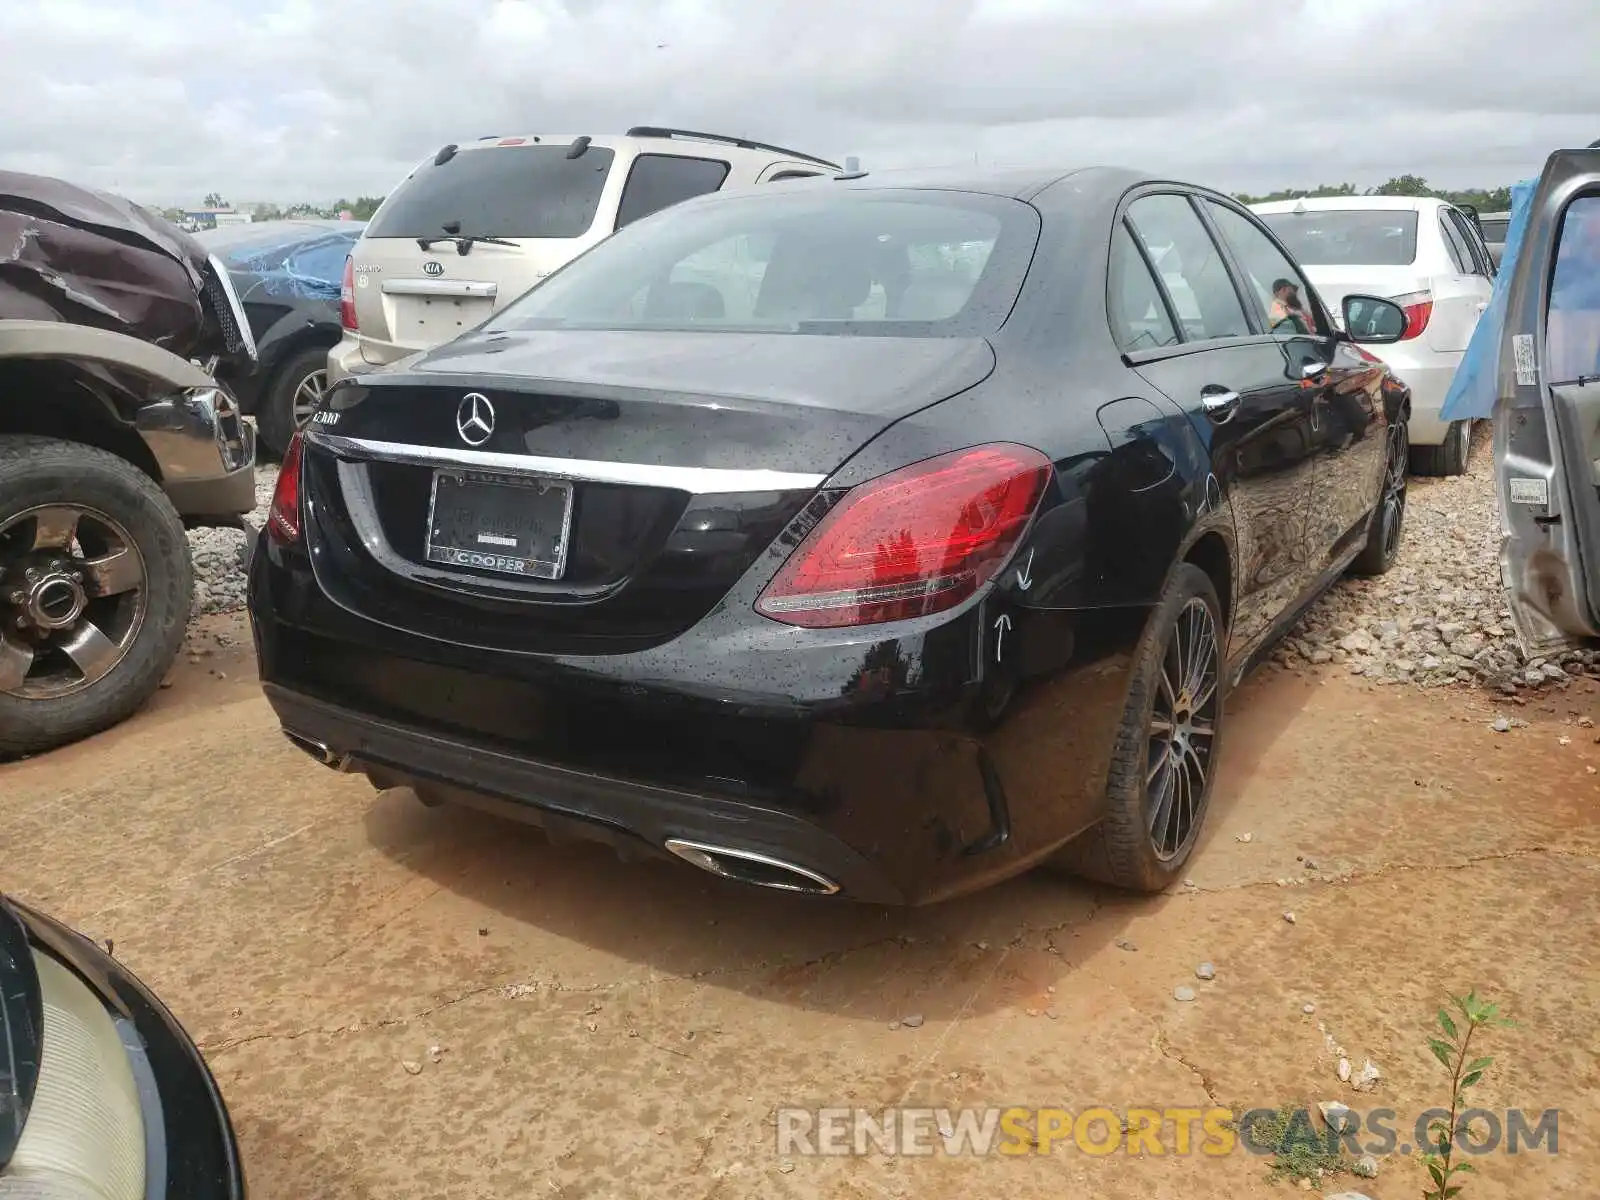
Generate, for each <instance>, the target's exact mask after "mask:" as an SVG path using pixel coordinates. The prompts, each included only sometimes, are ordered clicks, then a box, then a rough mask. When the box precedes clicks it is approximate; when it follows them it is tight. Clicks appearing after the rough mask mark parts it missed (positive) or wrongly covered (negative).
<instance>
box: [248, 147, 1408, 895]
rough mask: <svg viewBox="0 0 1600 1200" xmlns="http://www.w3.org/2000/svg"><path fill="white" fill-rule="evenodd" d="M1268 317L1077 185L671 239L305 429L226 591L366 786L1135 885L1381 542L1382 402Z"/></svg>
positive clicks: (803, 850)
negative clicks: (1277, 672) (1274, 670)
mask: <svg viewBox="0 0 1600 1200" xmlns="http://www.w3.org/2000/svg"><path fill="white" fill-rule="evenodd" d="M1285 278H1287V279H1291V280H1299V281H1300V283H1301V294H1302V295H1305V296H1308V297H1314V295H1315V293H1314V292H1313V291H1312V289H1311V288H1310V287H1309V286H1305V285H1304V281H1303V278H1302V276H1301V273H1300V272H1299V269H1298V268H1297V267H1296V266H1295V264H1294V263H1293V262H1292V260H1290V259H1289V257H1288V256H1287V254H1286V253H1285V252H1284V251H1283V249H1282V247H1281V246H1280V245H1279V244H1278V243H1277V241H1276V240H1275V239H1274V238H1273V237H1272V235H1271V234H1270V233H1268V232H1267V231H1266V229H1265V228H1264V227H1263V226H1262V225H1261V224H1260V222H1259V221H1257V220H1256V219H1255V218H1254V217H1253V216H1252V215H1251V214H1250V213H1248V212H1247V211H1246V210H1244V209H1243V208H1241V207H1240V206H1239V205H1238V204H1236V203H1235V202H1234V201H1232V200H1231V199H1228V198H1227V197H1224V196H1222V195H1220V194H1217V193H1214V192H1211V191H1208V190H1206V189H1204V188H1198V187H1193V186H1189V185H1184V184H1178V183H1171V182H1167V181H1162V180H1159V179H1155V178H1150V177H1146V176H1143V175H1139V174H1136V173H1133V172H1128V171H1120V170H1111V169H1087V170H1080V171H1071V172H1062V171H1055V172H1047V171H1038V172H1015V173H1005V174H987V175H984V174H971V175H967V174H959V173H934V174H926V175H906V176H899V177H896V176H893V175H886V176H878V175H870V176H850V177H841V178H839V179H826V180H817V181H815V182H811V181H801V182H796V183H791V184H785V185H784V187H783V188H781V189H779V188H772V189H768V190H761V189H753V190H746V191H743V192H740V193H727V194H719V195H717V196H713V197H706V198H702V199H697V200H693V201H689V202H686V203H685V204H682V205H679V206H676V207H674V208H672V209H669V210H666V211H665V212H662V213H660V214H658V215H656V216H653V217H650V218H648V219H646V220H643V221H640V222H638V223H637V224H634V225H632V226H630V227H629V228H627V229H625V230H622V231H620V232H619V233H617V234H616V235H615V236H613V237H612V238H610V239H608V240H607V241H605V242H603V243H601V244H600V245H599V246H597V247H595V248H594V249H593V250H591V251H589V252H588V253H587V254H585V255H583V256H581V257H579V258H578V259H576V260H575V261H574V262H572V263H571V264H569V265H568V266H566V267H565V268H563V269H562V270H561V271H559V272H557V273H556V274H554V275H552V276H551V277H550V278H548V279H547V280H545V281H544V282H543V283H541V284H540V285H539V286H538V287H536V288H534V289H533V290H532V291H531V292H529V293H528V294H527V295H525V296H524V297H523V298H522V299H521V300H519V301H517V302H516V303H515V304H513V305H511V306H509V307H508V308H507V309H506V310H504V311H503V312H501V313H500V314H498V315H497V316H495V317H494V318H492V319H491V320H489V321H488V322H487V323H485V324H484V325H483V326H481V327H479V328H478V329H476V330H474V331H472V332H470V333H468V334H466V335H464V336H463V337H461V338H460V339H458V340H456V341H455V342H452V343H450V344H449V345H446V346H443V347H440V348H439V349H436V350H434V351H432V352H430V353H428V354H426V355H424V356H422V357H420V358H419V359H417V360H415V361H413V362H411V363H408V364H407V365H405V366H404V367H403V368H401V369H396V370H391V371H387V372H384V373H381V374H377V375H372V376H367V377H363V378H362V379H360V380H350V381H345V382H341V383H340V384H339V385H338V386H337V387H335V388H334V389H333V390H332V391H331V392H330V393H329V396H328V398H327V400H326V401H325V403H324V404H323V406H322V407H321V408H319V409H318V411H317V412H316V414H315V415H314V416H313V419H312V422H311V423H310V425H309V426H308V427H307V428H306V430H305V432H304V433H303V434H302V435H301V437H300V438H298V439H297V440H296V442H295V444H294V445H293V446H291V448H290V450H289V453H288V455H287V457H286V459H285V464H284V470H283V472H282V474H281V475H280V476H279V481H278V491H277V495H276V496H275V498H274V502H273V508H272V512H271V516H270V518H269V521H268V525H267V529H266V532H265V534H264V536H263V537H262V539H261V541H260V544H259V546H258V549H257V552H256V555H255V558H254V559H253V561H252V564H251V573H250V608H251V616H252V619H253V625H254V630H255V636H256V642H257V648H258V651H259V654H260V665H261V677H262V680H263V685H264V687H265V690H266V694H267V697H268V699H269V701H270V702H271V704H272V706H273V707H274V709H275V710H276V712H277V714H278V717H279V719H280V720H281V722H282V724H283V727H284V730H285V732H286V733H287V734H288V735H289V737H290V738H291V739H292V740H294V741H295V742H296V743H297V744H298V745H300V746H301V747H302V748H304V749H306V750H308V751H309V752H310V753H312V754H313V755H314V756H316V757H317V758H318V759H319V760H321V761H323V762H325V763H327V764H329V765H331V766H335V767H339V768H341V769H347V770H358V771H361V772H364V773H365V774H366V775H367V776H368V777H369V778H371V779H372V780H373V782H374V783H376V784H377V785H378V786H380V787H385V786H395V785H405V786H409V787H411V788H413V789H414V790H415V792H416V794H417V795H418V796H419V797H420V798H421V799H423V800H424V801H425V802H429V803H433V802H459V803H466V804H473V805H477V806H480V807H484V808H487V809H490V810H493V811H498V812H502V813H506V814H509V815H512V816H516V817H520V818H522V819H525V820H529V821H533V822H536V823H539V824H542V825H544V826H546V827H547V828H549V829H550V830H551V831H552V832H553V833H559V834H564V835H565V834H572V835H577V836H585V837H591V838H595V839H598V840H601V841H604V842H608V843H610V844H611V845H613V846H615V847H616V848H617V849H618V850H619V851H621V852H622V853H624V854H639V855H649V854H657V855H674V856H676V857H678V858H680V859H683V860H686V861H688V862H690V863H692V864H694V865H696V866H698V867H701V868H703V869H705V870H708V871H712V872H714V873H717V874H720V875H725V876H730V877H733V878H736V879H740V880H744V881H746V882H749V883H754V884H759V885H763V886H769V887H778V888H786V889H790V890H794V891H800V892H813V893H824V894H841V895H846V896H850V897H854V898H856V899H860V900H867V901H876V902H888V903H922V902H927V901H931V900H935V899H939V898H941V897H945V896H949V895H952V894H955V893H959V892H962V891H967V890H971V889H974V888H977V887H980V886H983V885H986V884H989V883H992V882H994V881H996V880H998V879H1001V878H1003V877H1005V876H1007V875H1011V874H1014V873H1016V872H1019V871H1022V870H1025V869H1027V868H1028V867H1030V866H1033V865H1035V864H1040V863H1051V864H1055V865H1060V866H1064V867H1067V868H1069V869H1071V870H1075V871H1078V872H1082V873H1085V874H1088V875H1091V876H1093V877H1095V878H1099V879H1103V880H1107V881H1110V882H1112V883H1115V884H1118V885H1121V886H1125V887H1130V888H1137V889H1145V890H1149V889H1158V888H1161V887H1164V886H1166V885H1167V884H1168V883H1169V882H1171V881H1172V880H1173V879H1174V878H1175V877H1176V876H1177V875H1178V873H1179V872H1180V870H1181V868H1182V865H1183V863H1184V861H1185V860H1186V859H1187V857H1188V856H1189V854H1190V853H1191V852H1192V850H1193V848H1194V845H1195V841H1196V838H1197V836H1198V834H1199V831H1200V828H1201V825H1202V822H1203V820H1204V817H1205V812H1206V808H1207V803H1208V800H1209V797H1210V793H1211V788H1212V776H1213V768H1214V766H1215V763H1216V758H1217V754H1218V753H1219V748H1220V738H1221V736H1222V732H1223V726H1224V723H1225V708H1226V697H1227V692H1228V689H1229V687H1230V686H1231V685H1232V684H1233V683H1234V682H1235V681H1236V680H1237V679H1238V678H1239V677H1240V675H1241V674H1242V672H1243V671H1244V670H1245V669H1246V668H1247V667H1248V665H1249V664H1250V663H1251V662H1252V661H1253V660H1254V659H1255V658H1256V657H1257V656H1258V655H1259V654H1260V653H1261V652H1262V651H1263V650H1264V649H1265V648H1267V647H1268V646H1270V645H1271V643H1272V642H1273V640H1274V639H1275V638H1277V637H1278V636H1279V635H1280V634H1281V633H1282V632H1284V631H1285V629H1286V628H1287V627H1288V626H1289V624H1290V623H1292V621H1293V620H1294V618H1295V616H1296V615H1297V614H1298V613H1299V612H1300V611H1301V610H1302V609H1303V608H1304V607H1305V606H1306V605H1307V604H1309V603H1310V602H1311V601H1312V600H1313V599H1314V598H1315V597H1316V596H1317V595H1318V594H1320V592H1321V591H1322V590H1323V589H1324V588H1326V587H1327V586H1328V585H1329V584H1330V583H1331V582H1333V581H1334V580H1336V579H1337V578H1338V577H1339V576H1340V575H1341V574H1343V573H1344V572H1345V571H1346V570H1348V569H1351V568H1352V567H1354V568H1356V569H1359V570H1364V571H1369V572H1381V571H1383V570H1386V569H1387V568H1388V567H1389V565H1390V564H1391V563H1392V561H1393V559H1394V555H1395V552H1396V550H1397V548H1398V544H1399V538H1398V533H1399V528H1400V517H1401V515H1402V512H1403V505H1404V490H1403V480H1404V463H1405V453H1404V451H1405V441H1404V429H1405V419H1406V413H1407V407H1408V394H1407V392H1406V390H1405V389H1404V387H1403V386H1402V385H1400V384H1398V383H1397V382H1396V381H1395V380H1394V379H1393V378H1392V376H1391V375H1390V374H1389V372H1388V370H1387V369H1386V368H1385V367H1384V365H1383V364H1382V363H1381V362H1379V361H1378V360H1377V359H1376V358H1375V357H1374V356H1373V355H1371V354H1370V353H1368V352H1367V351H1365V350H1364V349H1362V348H1361V347H1360V346H1359V345H1357V344H1356V339H1355V337H1354V336H1353V335H1350V334H1347V333H1344V332H1342V331H1340V330H1339V329H1337V328H1336V327H1335V325H1334V323H1333V322H1332V321H1331V320H1330V318H1329V316H1328V314H1327V313H1326V312H1325V311H1322V310H1321V308H1320V306H1318V305H1316V303H1315V301H1313V303H1312V308H1313V311H1311V312H1310V313H1309V314H1308V320H1307V322H1306V324H1307V325H1310V326H1311V328H1309V329H1307V328H1305V327H1303V326H1296V327H1294V328H1292V329H1290V328H1278V329H1274V328H1272V327H1271V326H1270V317H1269V313H1270V306H1271V302H1272V293H1271V288H1272V286H1273V284H1274V281H1277V280H1280V279H1285ZM1352 303H1356V304H1367V305H1371V306H1373V307H1372V308H1371V310H1370V311H1368V312H1367V319H1366V320H1365V322H1364V324H1363V326H1362V328H1363V329H1365V330H1367V331H1368V332H1366V333H1364V334H1363V335H1361V336H1362V340H1368V341H1384V340H1392V338H1393V337H1394V336H1398V334H1399V333H1401V332H1403V331H1404V320H1405V318H1404V315H1403V313H1402V312H1401V311H1400V310H1399V309H1398V308H1395V307H1394V306H1393V305H1388V304H1387V302H1386V301H1382V300H1379V299H1377V298H1372V297H1352V298H1350V300H1348V301H1347V302H1346V307H1347V308H1348V306H1349V305H1350V304H1352ZM1385 306H1386V307H1385ZM1383 322H1388V324H1387V325H1385V324H1384V323H1383ZM1386 480H1389V481H1394V480H1398V481H1400V484H1399V487H1398V488H1396V487H1394V486H1389V485H1386V482H1385V481H1386Z"/></svg>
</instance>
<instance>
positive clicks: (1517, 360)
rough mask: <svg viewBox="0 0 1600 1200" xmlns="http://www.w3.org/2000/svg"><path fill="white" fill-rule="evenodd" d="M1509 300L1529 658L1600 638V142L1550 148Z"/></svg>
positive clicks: (1500, 459)
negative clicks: (1590, 146)
mask: <svg viewBox="0 0 1600 1200" xmlns="http://www.w3.org/2000/svg"><path fill="white" fill-rule="evenodd" d="M1510 266H1511V270H1512V277H1511V279H1510V281H1509V283H1510V286H1509V290H1508V292H1507V297H1506V311H1505V322H1504V327H1503V329H1502V330H1501V334H1500V347H1499V351H1500V353H1499V388H1498V393H1497V397H1496V401H1495V406H1494V457H1495V481H1496V487H1497V489H1498V492H1499V500H1500V523H1501V534H1502V539H1501V549H1500V578H1501V583H1502V584H1503V586H1504V587H1505V591H1506V598H1507V603H1508V605H1509V607H1510V609H1511V615H1512V621H1513V623H1514V624H1515V626H1516V629H1517V632H1518V634H1519V636H1520V637H1521V639H1522V643H1523V647H1524V649H1525V650H1526V651H1527V653H1528V654H1529V655H1530V656H1539V655H1547V654H1549V653H1551V652H1552V651H1554V650H1560V649H1563V648H1568V647H1571V646H1574V645H1577V644H1580V643H1582V642H1585V641H1589V640H1592V639H1597V638H1600V149H1588V150H1560V151H1557V152H1556V153H1555V154H1553V155H1551V156H1550V159H1549V161H1548V162H1547V163H1546V164H1545V168H1544V173H1543V174H1542V175H1541V176H1540V177H1539V182H1538V185H1537V187H1536V189H1535V191H1534V195H1533V199H1532V201H1531V205H1530V209H1529V213H1528V220H1527V227H1526V231H1525V233H1524V235H1523V237H1522V240H1521V245H1520V249H1518V251H1517V253H1516V258H1515V262H1514V263H1513V264H1510Z"/></svg>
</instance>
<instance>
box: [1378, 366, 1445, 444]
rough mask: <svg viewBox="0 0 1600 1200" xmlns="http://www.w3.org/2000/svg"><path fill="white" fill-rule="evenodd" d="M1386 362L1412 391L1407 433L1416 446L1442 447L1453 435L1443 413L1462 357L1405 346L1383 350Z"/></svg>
mask: <svg viewBox="0 0 1600 1200" xmlns="http://www.w3.org/2000/svg"><path fill="white" fill-rule="evenodd" d="M1379 349H1380V350H1381V351H1382V352H1383V361H1384V362H1386V363H1388V364H1389V367H1390V368H1391V369H1392V370H1393V371H1394V373H1395V374H1396V375H1397V376H1398V377H1399V378H1400V379H1401V381H1403V382H1404V383H1405V384H1406V386H1408V387H1409V388H1410V389H1411V418H1410V421H1409V422H1408V423H1407V427H1406V433H1407V436H1408V437H1409V438H1410V440H1411V444H1412V445H1414V446H1438V445H1442V444H1443V443H1444V440H1445V437H1446V436H1447V435H1448V434H1449V431H1450V425H1451V422H1449V421H1446V420H1444V419H1443V418H1442V417H1441V416H1440V415H1439V413H1440V411H1441V410H1442V409H1443V408H1444V400H1445V397H1446V396H1447V395H1448V394H1449V392H1450V381H1451V380H1452V379H1454V378H1455V374H1456V368H1457V367H1458V366H1459V365H1460V363H1461V357H1462V356H1461V355H1459V354H1440V353H1438V352H1436V351H1432V350H1429V349H1427V347H1425V346H1423V347H1420V348H1418V349H1416V350H1411V349H1407V348H1405V346H1404V343H1400V344H1397V345H1395V346H1383V347H1379Z"/></svg>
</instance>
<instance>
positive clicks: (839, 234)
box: [489, 188, 1039, 337]
mask: <svg viewBox="0 0 1600 1200" xmlns="http://www.w3.org/2000/svg"><path fill="white" fill-rule="evenodd" d="M1038 236H1039V219H1038V215H1037V213H1035V211H1034V210H1033V209H1032V208H1031V207H1029V206H1028V205H1026V204H1024V203H1022V202H1021V201H1018V200H1012V199H1008V198H1004V197H996V196H981V195H971V194H964V193H950V192H934V191H927V192H917V191H906V192H901V191H881V192H873V191H868V192H852V191H836V192H830V191H812V190H811V189H806V190H805V191H803V192H791V191H788V190H787V189H782V188H774V189H770V190H769V189H762V190H760V191H750V192H741V193H739V194H737V195H732V194H729V195H724V196H719V197H717V198H716V199H714V200H709V201H701V202H697V203H695V204H690V205H686V206H684V207H682V208H678V209H675V210H673V211H671V212H663V213H658V214H657V215H655V216H653V217H650V218H647V219H646V220H643V221H639V222H638V223H636V224H633V225H630V226H628V227H627V228H626V229H623V230H619V231H618V232H617V233H616V234H615V235H613V236H612V237H610V238H608V239H607V240H606V241H604V242H602V243H600V244H599V245H598V246H596V247H595V248H594V249H592V250H590V251H589V252H588V253H587V254H584V255H582V256H580V257H579V258H577V259H576V260H574V261H573V262H572V263H570V264H569V265H568V266H566V267H565V268H563V269H562V270H561V271H559V272H557V273H556V274H554V275H552V276H551V277H550V278H549V279H547V280H546V281H545V282H544V283H542V284H540V285H539V286H537V287H535V288H534V289H533V290H532V291H530V292H528V293H527V294H526V295H525V296H523V297H522V298H521V299H519V300H517V301H516V302H515V303H513V304H511V305H509V306H508V307H507V308H506V309H505V311H504V312H502V313H501V314H500V315H499V316H498V317H496V318H495V319H494V321H493V322H492V324H491V325H490V327H489V328H491V329H548V328H562V329H579V328H581V329H695V330H718V329H738V330H749V331H760V332H774V333H823V334H845V335H858V336H861V335H873V336H897V335H898V336H924V337H926V336H966V335H979V336H982V335H986V334H989V333H992V332H994V331H995V330H996V329H998V328H999V326H1000V324H1001V323H1002V322H1003V321H1004V320H1005V318H1006V316H1007V315H1008V314H1009V313H1010V311H1011V307H1012V304H1013V303H1014V302H1015V300H1016V297H1017V293H1018V291H1019V290H1020V289H1021V286H1022V280H1023V277H1024V275H1025V274H1026V272H1027V268H1028V263H1029V261H1030V259H1031V257H1032V254H1033V248H1034V245H1035V244H1036V242H1037V241H1038Z"/></svg>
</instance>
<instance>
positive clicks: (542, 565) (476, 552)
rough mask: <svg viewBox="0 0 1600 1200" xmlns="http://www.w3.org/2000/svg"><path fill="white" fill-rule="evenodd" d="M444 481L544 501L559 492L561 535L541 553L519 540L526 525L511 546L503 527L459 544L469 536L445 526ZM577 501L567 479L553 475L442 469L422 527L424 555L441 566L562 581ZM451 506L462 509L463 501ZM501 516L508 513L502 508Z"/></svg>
mask: <svg viewBox="0 0 1600 1200" xmlns="http://www.w3.org/2000/svg"><path fill="white" fill-rule="evenodd" d="M441 485H442V486H444V487H445V488H446V489H450V488H456V489H460V490H461V492H463V493H465V492H467V491H470V490H477V489H494V491H496V492H501V493H504V492H506V491H508V490H522V491H524V492H528V493H532V494H533V495H534V496H535V497H537V498H539V499H544V498H546V497H548V496H549V495H550V493H552V492H553V493H556V499H557V500H558V501H559V503H560V506H561V515H560V524H559V530H560V532H559V536H558V538H557V539H556V541H555V543H554V545H552V546H551V547H550V548H549V550H548V551H546V552H545V553H543V554H540V553H538V550H539V547H538V546H537V545H535V544H532V543H533V539H532V538H529V539H528V541H529V543H530V544H529V545H527V546H523V545H519V544H518V543H519V542H521V541H522V540H523V536H524V534H525V533H526V532H528V531H527V530H526V529H523V530H519V531H516V532H515V536H513V537H511V538H510V539H509V541H510V543H511V544H509V545H508V544H507V540H508V539H507V536H506V534H505V533H503V532H501V531H500V530H499V529H498V528H496V529H485V528H479V529H477V530H476V531H475V532H474V534H473V536H474V537H475V540H476V541H478V542H479V543H481V544H478V545H474V546H468V545H460V544H457V543H459V542H464V541H465V540H466V537H467V536H468V534H467V533H466V532H464V531H462V530H457V529H452V530H449V531H447V530H445V529H443V527H442V525H441V521H442V520H443V517H444V514H443V513H442V512H441V511H440V507H439V495H440V487H441ZM484 497H485V498H489V497H490V493H488V492H485V493H484ZM498 498H499V499H500V500H502V501H504V500H505V498H506V497H505V496H504V495H503V494H502V495H500V496H499V497H498ZM572 501H573V487H572V484H571V482H570V481H568V480H564V479H550V478H546V477H543V476H537V475H509V474H505V473H503V472H497V471H472V470H466V469H461V468H447V467H441V468H438V469H436V470H435V471H434V472H433V481H432V483H431V485H430V488H429V492H428V524H427V528H426V529H425V530H424V531H423V543H422V550H423V557H424V558H425V559H427V561H428V562H430V563H435V564H438V565H440V566H448V567H458V568H466V569H468V570H475V571H486V572H489V573H491V574H495V575H502V576H505V577H507V578H511V579H539V580H544V581H555V580H558V579H560V578H561V577H562V576H563V575H564V574H565V573H566V569H567V551H568V549H569V546H570V543H571V540H572ZM447 504H448V498H447ZM467 506H468V508H470V507H471V498H470V497H468V498H467ZM451 507H454V508H457V509H458V510H459V505H456V506H451ZM500 515H502V516H503V515H504V514H503V512H502V514H500ZM457 523H459V521H458V522H457ZM488 523H490V524H493V523H494V522H492V521H491V522H488ZM503 523H504V522H501V524H503Z"/></svg>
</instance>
